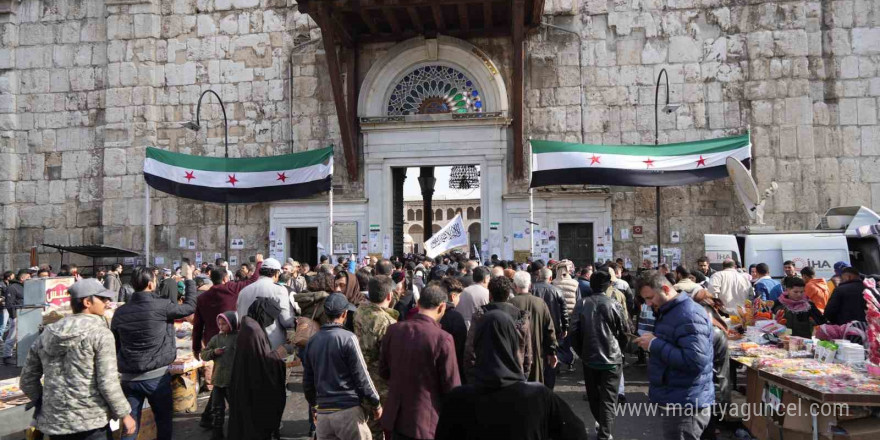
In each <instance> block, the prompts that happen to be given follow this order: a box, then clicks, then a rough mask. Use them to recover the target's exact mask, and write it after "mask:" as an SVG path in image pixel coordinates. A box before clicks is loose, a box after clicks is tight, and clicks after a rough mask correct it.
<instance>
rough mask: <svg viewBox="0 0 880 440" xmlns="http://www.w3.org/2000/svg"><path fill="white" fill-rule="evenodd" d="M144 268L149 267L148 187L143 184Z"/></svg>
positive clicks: (145, 183)
mask: <svg viewBox="0 0 880 440" xmlns="http://www.w3.org/2000/svg"><path fill="white" fill-rule="evenodd" d="M144 256H145V258H146V260H144V266H148V267H149V266H150V185H147V182H146V181H145V182H144Z"/></svg>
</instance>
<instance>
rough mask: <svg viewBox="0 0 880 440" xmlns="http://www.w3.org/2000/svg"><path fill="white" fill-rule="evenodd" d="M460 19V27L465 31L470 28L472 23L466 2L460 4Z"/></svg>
mask: <svg viewBox="0 0 880 440" xmlns="http://www.w3.org/2000/svg"><path fill="white" fill-rule="evenodd" d="M458 20H459V28H460V29H461V30H463V31H467V30H470V28H471V23H470V21H469V20H468V10H467V5H466V4H464V3H459V4H458Z"/></svg>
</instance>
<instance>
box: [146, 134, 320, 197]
mask: <svg viewBox="0 0 880 440" xmlns="http://www.w3.org/2000/svg"><path fill="white" fill-rule="evenodd" d="M332 175H333V147H327V148H322V149H320V150H312V151H305V152H302V153H294V154H286V155H283V156H272V157H249V158H234V159H230V158H222V157H204V156H192V155H189V154H181V153H172V152H170V151H165V150H160V149H158V148H147V154H146V159H145V160H144V180H146V182H147V184H148V185H150V186H151V187H153V188H155V189H157V190H159V191H162V192H166V193H168V194H174V195H175V196H178V197H185V198H187V199H195V200H201V201H205V202H216V203H255V202H270V201H274V200H284V199H297V198H302V197H308V196H311V195H312V194H316V193H319V192H322V191H328V190H330V179H331V176H332Z"/></svg>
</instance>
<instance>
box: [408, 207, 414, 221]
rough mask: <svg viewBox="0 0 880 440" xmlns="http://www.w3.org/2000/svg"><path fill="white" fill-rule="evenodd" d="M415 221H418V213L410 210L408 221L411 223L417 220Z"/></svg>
mask: <svg viewBox="0 0 880 440" xmlns="http://www.w3.org/2000/svg"><path fill="white" fill-rule="evenodd" d="M415 219H416V212H415V211H413V210H412V209H408V210H407V211H406V221H409V222H411V221H413V220H415Z"/></svg>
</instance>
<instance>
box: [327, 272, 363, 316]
mask: <svg viewBox="0 0 880 440" xmlns="http://www.w3.org/2000/svg"><path fill="white" fill-rule="evenodd" d="M335 288H336V291H337V292H339V293H341V294H343V295H345V299H347V300H348V302H349V304H353V305H354V306H355V307H357V306H359V305H361V303H362V302H364V301H366V300H367V299H366V298H365V297H364V294H363V293H361V289H360V285H359V284H358V280H357V277H356V276H355V275H354V274H353V273H351V272H348V271H342V272H339V273H337V274H336V282H335Z"/></svg>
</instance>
